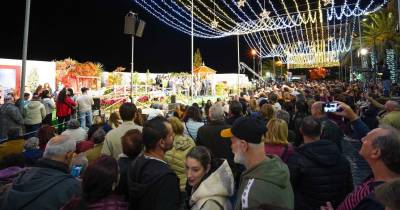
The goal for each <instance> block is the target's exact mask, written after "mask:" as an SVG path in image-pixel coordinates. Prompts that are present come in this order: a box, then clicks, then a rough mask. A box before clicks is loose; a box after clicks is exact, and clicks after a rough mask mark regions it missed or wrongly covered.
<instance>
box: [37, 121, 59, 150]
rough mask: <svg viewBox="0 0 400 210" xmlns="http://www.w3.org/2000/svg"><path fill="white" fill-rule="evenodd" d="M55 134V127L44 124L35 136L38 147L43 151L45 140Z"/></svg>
mask: <svg viewBox="0 0 400 210" xmlns="http://www.w3.org/2000/svg"><path fill="white" fill-rule="evenodd" d="M54 136H56V129H55V128H54V127H52V126H50V125H44V126H43V127H41V128H40V129H39V131H38V134H37V137H38V138H39V148H40V149H41V150H42V151H44V149H45V148H46V145H47V142H48V141H49V140H50V139H51V138H53V137H54Z"/></svg>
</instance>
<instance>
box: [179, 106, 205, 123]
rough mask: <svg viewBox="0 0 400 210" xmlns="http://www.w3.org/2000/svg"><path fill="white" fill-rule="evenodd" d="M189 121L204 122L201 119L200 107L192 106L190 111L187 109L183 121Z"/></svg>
mask: <svg viewBox="0 0 400 210" xmlns="http://www.w3.org/2000/svg"><path fill="white" fill-rule="evenodd" d="M189 119H192V120H194V121H196V122H203V120H202V119H201V113H200V109H199V108H198V107H196V106H190V107H189V108H188V109H186V113H185V116H184V117H183V121H184V122H187V121H188V120H189Z"/></svg>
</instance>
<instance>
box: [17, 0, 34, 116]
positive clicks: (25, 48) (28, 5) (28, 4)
mask: <svg viewBox="0 0 400 210" xmlns="http://www.w3.org/2000/svg"><path fill="white" fill-rule="evenodd" d="M25 7H26V8H25V26H24V40H23V44H22V73H21V84H20V91H19V98H20V100H23V97H24V91H25V75H26V58H27V55H28V35H29V17H30V12H31V0H26V6H25ZM23 107H24V106H20V107H19V108H20V109H21V111H22V110H23Z"/></svg>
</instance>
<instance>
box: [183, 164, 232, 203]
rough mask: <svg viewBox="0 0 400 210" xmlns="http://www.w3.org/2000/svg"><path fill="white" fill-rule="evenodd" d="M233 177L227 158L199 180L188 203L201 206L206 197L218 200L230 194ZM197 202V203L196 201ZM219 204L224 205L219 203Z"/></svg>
mask: <svg viewBox="0 0 400 210" xmlns="http://www.w3.org/2000/svg"><path fill="white" fill-rule="evenodd" d="M233 192H234V178H233V173H232V170H231V168H230V166H229V164H228V161H227V160H224V161H223V162H222V164H221V165H220V166H219V167H218V168H217V169H216V170H215V171H214V172H212V173H211V174H210V175H209V176H208V177H207V178H206V179H205V180H204V181H202V182H201V184H200V185H199V187H198V188H197V189H196V191H195V192H194V193H193V194H192V196H191V198H190V203H191V204H195V203H196V205H198V206H202V205H203V204H204V202H206V201H207V200H208V199H213V200H219V201H220V202H223V201H222V200H221V199H225V198H227V197H229V196H232V195H233ZM197 202H199V203H197ZM221 205H224V204H223V203H221Z"/></svg>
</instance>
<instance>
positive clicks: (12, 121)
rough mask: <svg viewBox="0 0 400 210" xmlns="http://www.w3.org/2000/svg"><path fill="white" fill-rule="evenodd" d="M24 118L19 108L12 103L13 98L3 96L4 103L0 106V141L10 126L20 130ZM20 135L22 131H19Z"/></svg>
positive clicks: (5, 137)
mask: <svg viewBox="0 0 400 210" xmlns="http://www.w3.org/2000/svg"><path fill="white" fill-rule="evenodd" d="M23 125H24V118H23V117H22V114H21V112H20V111H19V108H18V107H17V106H15V105H14V98H13V97H12V96H10V95H6V96H5V97H4V104H3V105H1V106H0V141H3V140H5V139H7V133H8V130H9V129H10V128H18V129H20V130H21V131H22V127H23ZM20 135H22V132H21V133H20Z"/></svg>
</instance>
